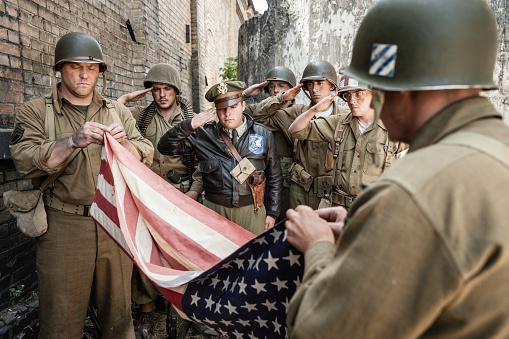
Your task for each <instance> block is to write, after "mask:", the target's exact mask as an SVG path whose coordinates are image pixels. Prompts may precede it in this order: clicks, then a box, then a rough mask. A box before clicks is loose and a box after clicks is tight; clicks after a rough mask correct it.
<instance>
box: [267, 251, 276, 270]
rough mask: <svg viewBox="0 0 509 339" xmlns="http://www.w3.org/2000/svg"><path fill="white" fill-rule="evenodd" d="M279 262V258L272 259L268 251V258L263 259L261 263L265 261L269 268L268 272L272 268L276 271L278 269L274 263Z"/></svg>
mask: <svg viewBox="0 0 509 339" xmlns="http://www.w3.org/2000/svg"><path fill="white" fill-rule="evenodd" d="M278 260H279V258H272V254H271V253H270V251H269V257H268V258H267V259H263V261H265V262H266V263H267V265H268V266H269V268H268V270H269V271H270V270H271V269H272V268H275V269H276V270H278V269H279V267H277V265H276V262H277V261H278Z"/></svg>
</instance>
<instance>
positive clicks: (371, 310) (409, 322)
mask: <svg viewBox="0 0 509 339" xmlns="http://www.w3.org/2000/svg"><path fill="white" fill-rule="evenodd" d="M457 132H469V133H475V134H479V135H481V136H483V137H488V138H493V139H496V140H497V141H498V142H499V143H503V144H504V145H505V147H509V127H507V126H506V125H505V124H504V122H503V120H502V116H501V115H500V114H499V113H498V112H497V111H496V110H495V108H494V107H493V105H492V104H491V103H490V102H489V100H488V99H487V98H483V97H480V96H476V97H471V98H467V99H464V100H460V101H458V102H456V103H453V104H451V105H449V106H448V107H446V108H445V109H443V110H442V111H441V112H439V113H437V114H436V115H435V116H434V117H432V118H431V119H430V120H429V121H427V122H426V123H425V124H424V125H423V126H422V127H421V129H420V130H419V131H418V132H417V134H416V135H415V137H414V139H413V140H412V143H411V147H410V150H409V152H408V154H407V155H406V156H405V157H403V158H401V159H398V161H396V162H395V163H394V165H393V166H391V168H390V169H389V170H387V171H386V172H384V173H383V174H382V175H381V176H380V178H378V180H377V181H376V182H375V183H373V184H372V185H370V186H369V187H368V188H367V189H366V190H364V191H363V193H361V195H360V196H359V197H358V198H357V200H356V201H355V202H354V205H353V206H352V208H351V209H350V211H349V213H350V217H349V220H348V222H347V224H346V226H345V228H344V230H343V232H342V234H341V237H340V239H339V241H338V243H337V245H334V244H332V243H330V242H318V243H316V244H314V245H313V246H311V247H310V248H309V249H308V250H307V251H306V254H305V270H304V277H303V281H302V283H301V285H300V287H299V288H298V290H297V292H296V293H295V295H294V296H293V298H292V299H291V301H290V306H289V309H288V317H287V325H288V326H289V338H293V339H297V338H306V339H312V338H320V339H327V338H331V339H332V338H338V337H344V338H366V339H369V338H391V339H399V338H405V339H406V338H433V339H439V338H440V339H459V338H462V339H463V338H509V298H508V295H509V284H508V281H509V227H508V220H509V208H508V206H509V194H508V192H507V190H508V187H509V166H507V164H503V162H502V161H500V160H497V159H495V158H494V157H493V156H491V155H487V154H486V153H485V152H483V151H481V150H483V149H486V145H484V144H483V143H482V142H481V143H479V145H477V146H478V147H479V148H480V149H481V150H479V149H476V148H472V147H469V146H464V145H451V144H446V143H445V142H441V139H443V138H444V137H446V136H449V135H455V134H456V135H458V134H457ZM476 141H477V139H476Z"/></svg>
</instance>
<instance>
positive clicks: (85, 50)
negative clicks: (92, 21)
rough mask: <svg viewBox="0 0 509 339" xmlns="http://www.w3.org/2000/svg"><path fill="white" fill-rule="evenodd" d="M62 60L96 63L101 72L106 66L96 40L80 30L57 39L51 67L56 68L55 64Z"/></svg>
mask: <svg viewBox="0 0 509 339" xmlns="http://www.w3.org/2000/svg"><path fill="white" fill-rule="evenodd" d="M63 62H84V63H97V64H99V70H100V71H101V72H104V71H106V68H107V67H106V63H105V62H104V58H103V52H102V49H101V46H100V45H99V43H98V42H97V40H95V39H94V38H93V37H91V36H90V35H88V34H86V33H81V32H71V33H67V34H65V35H64V36H63V37H61V38H60V40H58V42H57V46H56V47H55V64H54V65H53V68H54V69H56V70H58V67H57V66H58V65H59V64H61V63H63Z"/></svg>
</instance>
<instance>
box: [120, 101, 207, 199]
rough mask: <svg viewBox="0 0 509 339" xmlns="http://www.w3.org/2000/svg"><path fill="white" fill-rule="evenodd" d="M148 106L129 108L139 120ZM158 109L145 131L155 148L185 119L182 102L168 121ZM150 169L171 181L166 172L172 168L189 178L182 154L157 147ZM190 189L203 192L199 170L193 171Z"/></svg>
mask: <svg viewBox="0 0 509 339" xmlns="http://www.w3.org/2000/svg"><path fill="white" fill-rule="evenodd" d="M147 107H148V105H147V106H144V107H130V108H129V109H130V110H131V113H132V115H133V117H134V119H135V120H136V121H138V118H139V116H140V115H141V114H142V113H143V112H144V111H145V109H146V108H147ZM156 111H157V114H154V117H153V118H152V120H151V121H150V124H149V125H148V126H147V130H146V131H145V137H146V138H147V139H148V140H150V142H151V143H152V145H154V148H156V146H157V143H158V142H159V139H161V137H162V136H163V135H164V134H165V133H166V132H167V131H169V130H170V129H172V128H173V127H174V126H176V125H177V124H179V123H180V122H182V121H184V113H183V112H182V107H181V106H180V104H179V105H177V107H175V110H174V111H173V112H172V114H171V116H170V118H169V119H168V121H166V119H165V118H164V117H163V116H162V115H161V114H160V113H159V108H158V107H157V106H156ZM193 115H194V114H193V113H192V112H190V116H193ZM150 169H151V170H152V171H154V172H155V173H156V174H157V175H159V176H160V177H162V178H163V179H164V180H166V181H167V182H169V183H171V181H170V179H168V177H167V176H166V174H167V173H168V172H169V171H171V170H174V171H175V173H177V174H178V175H179V176H180V177H181V178H189V175H188V173H187V166H186V164H185V163H184V162H183V161H182V159H181V157H180V156H167V155H163V154H161V153H160V152H159V151H158V150H157V148H156V149H155V150H154V161H153V162H152V165H151V166H150ZM190 190H191V191H196V192H198V193H201V192H203V183H202V177H201V173H200V172H199V171H195V172H194V173H193V184H192V185H191V188H190Z"/></svg>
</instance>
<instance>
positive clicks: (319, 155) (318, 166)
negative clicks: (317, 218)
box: [253, 93, 349, 177]
mask: <svg viewBox="0 0 509 339" xmlns="http://www.w3.org/2000/svg"><path fill="white" fill-rule="evenodd" d="M283 94H284V93H280V94H278V95H276V96H273V97H270V98H267V99H265V100H263V101H262V102H261V103H260V106H261V107H259V108H258V110H257V111H256V112H254V114H253V119H254V120H255V121H256V122H259V123H262V124H264V125H265V126H266V127H267V128H268V129H270V130H271V131H281V132H282V133H283V134H284V135H285V138H286V139H287V140H288V142H289V143H290V144H291V145H296V147H295V148H294V149H295V154H294V160H295V161H296V162H297V163H298V164H300V165H301V166H302V167H304V170H305V171H306V172H307V173H309V174H310V175H311V176H313V177H319V176H322V175H326V174H329V175H330V174H331V171H332V168H333V164H334V162H333V157H332V147H331V146H330V144H329V143H328V142H312V141H309V140H299V141H297V142H295V140H296V139H295V138H293V137H292V136H291V135H290V133H289V132H288V128H289V127H290V125H291V124H292V122H293V121H294V120H295V119H296V118H297V117H298V116H299V115H300V114H302V113H303V112H305V111H307V110H308V109H310V108H311V107H312V106H311V105H299V104H295V105H292V106H290V107H288V108H286V109H281V110H280V109H279V107H281V105H283V104H284V101H283ZM333 106H334V108H333V111H332V114H331V115H340V114H346V113H348V112H349V110H348V108H346V107H343V106H339V105H337V104H336V103H335V102H334V103H333ZM313 119H315V118H313Z"/></svg>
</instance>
